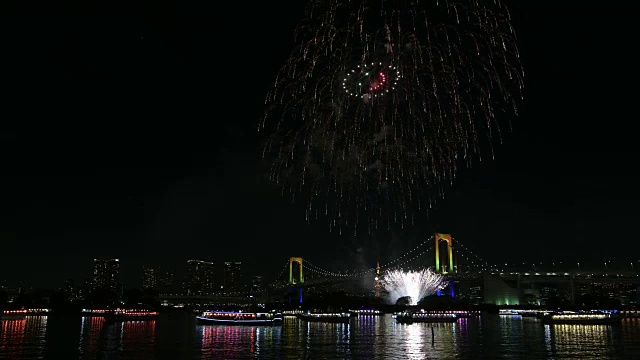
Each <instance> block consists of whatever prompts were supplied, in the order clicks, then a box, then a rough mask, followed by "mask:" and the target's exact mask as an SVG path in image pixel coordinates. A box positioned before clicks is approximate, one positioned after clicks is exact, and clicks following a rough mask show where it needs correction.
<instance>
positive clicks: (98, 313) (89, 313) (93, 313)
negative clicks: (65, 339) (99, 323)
mask: <svg viewBox="0 0 640 360" xmlns="http://www.w3.org/2000/svg"><path fill="white" fill-rule="evenodd" d="M112 312H114V309H82V310H81V311H80V315H82V316H85V317H103V316H105V315H107V314H111V313H112Z"/></svg>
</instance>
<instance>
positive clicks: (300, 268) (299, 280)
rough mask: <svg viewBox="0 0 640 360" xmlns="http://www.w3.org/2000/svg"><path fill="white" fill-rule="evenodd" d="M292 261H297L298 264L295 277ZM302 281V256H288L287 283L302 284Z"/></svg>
mask: <svg viewBox="0 0 640 360" xmlns="http://www.w3.org/2000/svg"><path fill="white" fill-rule="evenodd" d="M294 263H297V264H298V265H299V267H298V276H297V279H296V278H294V277H293V264H294ZM302 283H304V274H303V273H302V258H301V257H291V258H289V285H295V284H302Z"/></svg>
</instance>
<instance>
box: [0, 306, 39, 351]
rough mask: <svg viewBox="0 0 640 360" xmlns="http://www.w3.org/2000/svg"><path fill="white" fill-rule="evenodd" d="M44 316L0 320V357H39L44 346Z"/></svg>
mask: <svg viewBox="0 0 640 360" xmlns="http://www.w3.org/2000/svg"><path fill="white" fill-rule="evenodd" d="M46 329H47V317H46V316H27V317H26V318H25V319H22V320H3V321H0V359H14V358H19V359H31V358H40V357H41V354H42V352H43V350H44V347H45V343H46V342H45V334H46Z"/></svg>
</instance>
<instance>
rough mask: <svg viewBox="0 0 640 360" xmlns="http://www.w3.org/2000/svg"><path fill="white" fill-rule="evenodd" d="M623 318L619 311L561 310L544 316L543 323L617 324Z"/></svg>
mask: <svg viewBox="0 0 640 360" xmlns="http://www.w3.org/2000/svg"><path fill="white" fill-rule="evenodd" d="M621 320H622V316H621V315H620V313H618V312H602V311H559V312H551V313H545V314H544V315H543V316H542V323H543V324H579V325H583V324H584V325H589V324H591V325H617V324H620V321H621Z"/></svg>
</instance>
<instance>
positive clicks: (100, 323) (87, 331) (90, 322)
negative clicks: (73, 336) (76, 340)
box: [79, 316, 104, 354]
mask: <svg viewBox="0 0 640 360" xmlns="http://www.w3.org/2000/svg"><path fill="white" fill-rule="evenodd" d="M103 327H104V318H103V317H101V316H94V317H83V318H82V320H81V322H80V344H79V350H80V354H84V353H95V352H96V351H98V350H99V349H100V334H101V333H102V328H103Z"/></svg>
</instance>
